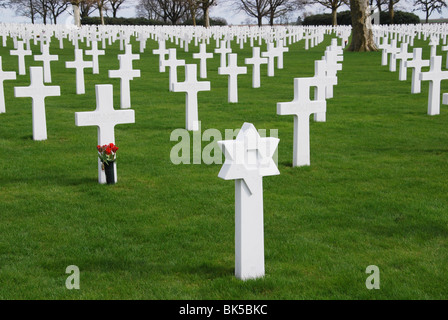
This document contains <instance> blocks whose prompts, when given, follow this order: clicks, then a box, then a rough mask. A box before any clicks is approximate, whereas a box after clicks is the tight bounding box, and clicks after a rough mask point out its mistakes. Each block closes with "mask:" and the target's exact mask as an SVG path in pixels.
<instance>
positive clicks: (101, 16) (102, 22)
mask: <svg viewBox="0 0 448 320" xmlns="http://www.w3.org/2000/svg"><path fill="white" fill-rule="evenodd" d="M98 10H99V11H100V19H101V24H102V25H103V26H104V14H103V7H101V8H98Z"/></svg>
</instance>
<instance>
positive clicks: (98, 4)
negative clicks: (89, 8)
mask: <svg viewBox="0 0 448 320" xmlns="http://www.w3.org/2000/svg"><path fill="white" fill-rule="evenodd" d="M94 7H95V9H97V10H98V12H99V13H100V20H101V24H102V25H104V11H105V10H107V0H96V1H95V3H94Z"/></svg>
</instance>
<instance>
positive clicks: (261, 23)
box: [257, 16, 263, 27]
mask: <svg viewBox="0 0 448 320" xmlns="http://www.w3.org/2000/svg"><path fill="white" fill-rule="evenodd" d="M262 19H263V17H261V16H258V17H257V21H258V26H259V27H261V26H262V25H263V21H262Z"/></svg>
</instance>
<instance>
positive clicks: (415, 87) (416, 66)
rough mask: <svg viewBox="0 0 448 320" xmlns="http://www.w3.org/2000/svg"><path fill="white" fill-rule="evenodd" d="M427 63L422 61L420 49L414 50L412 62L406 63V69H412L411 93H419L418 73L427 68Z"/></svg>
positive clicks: (427, 61)
mask: <svg viewBox="0 0 448 320" xmlns="http://www.w3.org/2000/svg"><path fill="white" fill-rule="evenodd" d="M429 62H430V61H429V60H423V59H422V48H414V50H413V56H412V60H408V61H406V67H407V68H412V83H411V93H420V92H421V82H420V73H421V72H422V68H423V67H429Z"/></svg>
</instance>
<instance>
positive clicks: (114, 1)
mask: <svg viewBox="0 0 448 320" xmlns="http://www.w3.org/2000/svg"><path fill="white" fill-rule="evenodd" d="M125 1H126V0H108V2H109V5H110V8H111V10H112V17H114V18H116V17H117V11H118V9H119V8H120V6H121V5H122V4H123V3H124V2H125Z"/></svg>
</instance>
